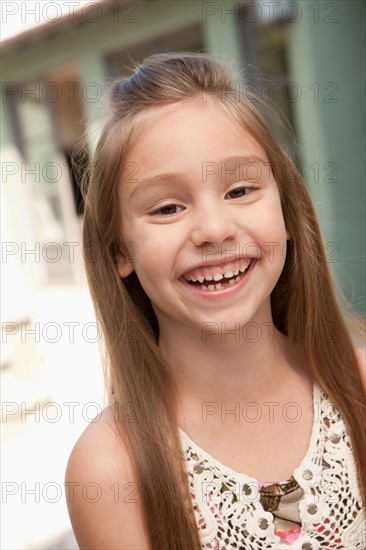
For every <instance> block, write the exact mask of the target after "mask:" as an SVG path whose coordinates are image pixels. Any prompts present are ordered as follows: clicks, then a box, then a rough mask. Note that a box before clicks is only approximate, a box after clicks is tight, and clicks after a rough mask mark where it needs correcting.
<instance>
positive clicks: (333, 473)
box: [179, 383, 366, 550]
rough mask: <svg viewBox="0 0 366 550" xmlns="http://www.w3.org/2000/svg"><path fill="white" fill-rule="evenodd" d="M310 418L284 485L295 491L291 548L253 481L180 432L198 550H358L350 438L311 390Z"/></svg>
mask: <svg viewBox="0 0 366 550" xmlns="http://www.w3.org/2000/svg"><path fill="white" fill-rule="evenodd" d="M313 411H314V422H313V428H312V434H311V438H310V443H309V447H308V450H307V452H306V455H305V457H304V458H303V460H302V462H301V464H300V465H299V466H298V467H297V468H296V469H295V471H294V472H293V477H292V478H291V479H292V480H293V482H294V483H295V484H296V485H297V488H298V491H297V495H298V498H297V499H295V504H294V500H292V507H293V508H294V507H295V508H296V514H297V517H295V519H297V520H298V523H297V529H298V534H297V538H296V540H294V541H293V542H289V541H288V540H286V542H285V541H284V540H285V539H283V538H282V537H281V536H278V534H276V532H277V533H278V531H276V529H275V523H274V520H275V515H274V513H272V512H269V511H268V508H267V509H265V508H264V506H263V504H262V503H263V500H262V499H260V494H261V493H260V490H261V485H260V484H259V483H258V481H256V480H255V479H254V478H252V477H249V476H247V475H245V474H239V473H237V472H235V471H234V470H232V469H231V468H229V467H227V466H225V465H224V464H222V463H221V462H219V461H218V460H216V459H214V458H213V457H212V456H211V455H209V454H208V453H206V452H205V451H204V450H203V449H201V448H200V447H199V446H198V445H196V444H195V443H194V442H193V441H192V440H191V439H190V438H189V437H188V436H187V434H186V433H185V432H184V431H183V430H182V429H179V432H180V436H181V441H182V448H183V451H184V454H185V457H186V464H187V473H188V478H189V483H190V487H191V494H192V499H193V506H194V512H195V517H196V522H197V525H198V528H199V532H200V537H201V542H202V548H203V549H210V550H232V549H237V550H239V549H242V550H270V549H271V550H272V549H273V550H274V549H276V550H279V549H282V550H289V549H292V550H318V549H327V550H328V549H333V550H341V549H343V550H358V549H359V550H365V548H366V536H365V525H366V521H365V511H364V509H363V507H362V504H361V502H362V501H361V495H360V490H359V486H358V480H357V471H356V465H355V461H354V456H353V451H352V448H351V443H350V438H349V435H348V432H347V429H346V426H345V424H344V422H343V420H342V418H341V415H340V413H339V411H338V410H337V409H336V407H335V406H334V405H333V404H332V403H331V402H330V401H329V399H328V398H327V396H326V394H325V393H324V392H323V390H321V388H320V387H319V386H318V385H317V384H316V383H314V384H313ZM287 496H290V495H287ZM283 498H285V497H283ZM283 509H284V510H285V513H283V515H282V518H286V507H285V506H284V508H283ZM296 514H295V516H296ZM287 519H291V518H290V515H288V516H287ZM292 519H293V518H292ZM281 521H282V520H281ZM275 531H276V532H275Z"/></svg>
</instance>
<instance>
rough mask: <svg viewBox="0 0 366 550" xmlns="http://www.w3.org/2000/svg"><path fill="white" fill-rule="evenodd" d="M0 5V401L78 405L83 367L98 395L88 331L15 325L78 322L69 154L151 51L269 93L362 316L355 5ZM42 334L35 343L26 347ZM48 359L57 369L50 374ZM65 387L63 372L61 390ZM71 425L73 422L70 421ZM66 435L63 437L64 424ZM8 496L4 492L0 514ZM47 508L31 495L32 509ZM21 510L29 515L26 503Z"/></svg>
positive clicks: (81, 285) (333, 261)
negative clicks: (0, 382) (216, 62)
mask: <svg viewBox="0 0 366 550" xmlns="http://www.w3.org/2000/svg"><path fill="white" fill-rule="evenodd" d="M2 4H3V6H2V25H3V28H4V29H6V28H7V26H9V25H11V23H12V21H13V19H14V18H15V17H18V18H21V21H22V23H23V27H21V28H20V31H21V32H19V31H18V32H17V33H15V34H13V35H12V36H9V37H8V38H5V39H3V42H2V62H3V66H2V81H3V84H2V102H1V110H2V113H1V115H2V116H1V121H2V122H1V124H2V126H1V153H2V206H3V220H2V241H3V242H2V270H3V298H4V309H3V318H2V321H3V324H2V327H3V329H2V331H3V342H4V343H5V347H4V352H3V357H2V368H3V369H2V370H3V371H4V374H6V376H7V377H8V379H7V380H8V385H7V386H6V388H7V391H8V394H6V395H5V396H4V395H3V398H4V399H5V401H6V402H11V401H12V399H13V402H17V403H20V402H25V403H33V404H34V403H35V402H39V403H48V402H50V401H54V400H55V399H56V397H55V396H56V395H57V398H58V399H59V400H60V399H66V401H67V400H70V399H71V397H70V387H73V388H74V390H73V391H75V393H74V394H73V395H74V398H75V399H78V400H79V401H80V391H84V390H85V387H84V386H85V380H88V378H90V373H91V372H92V373H93V376H94V378H93V380H94V386H93V383H92V384H91V387H93V388H94V389H93V390H90V391H91V393H85V402H86V401H87V400H88V399H89V401H90V400H91V399H94V400H96V401H98V400H99V401H100V402H101V403H102V400H103V396H102V393H98V392H99V390H98V389H97V388H99V386H98V384H99V382H100V380H99V378H98V376H99V374H98V373H99V370H98V369H99V365H98V361H97V360H96V357H97V354H98V351H97V348H96V346H93V348H92V351H91V347H90V345H89V347H88V349H87V351H85V350H86V347H85V343H86V342H87V341H88V339H87V338H83V342H82V344H83V345H84V347H77V343H76V342H75V340H74V341H73V342H71V340H70V335H69V337H68V339H67V344H65V346H66V348H65V347H64V348H63V349H67V350H68V351H67V352H66V354H61V355H60V353H59V350H60V349H61V348H60V347H57V345H59V346H61V343H62V342H61V343H60V342H59V341H57V340H55V345H54V346H51V345H50V343H51V340H52V339H51V337H48V338H45V337H44V335H43V338H42V335H41V338H40V340H41V342H38V343H37V342H36V340H37V339H36V338H34V340H33V341H32V343H30V339H29V338H23V335H22V330H23V329H24V331H26V329H27V327H28V329H29V330H30V329H31V327H33V329H34V325H35V323H36V322H37V320H38V319H39V318H42V319H43V322H44V323H46V324H47V321H48V322H50V320H52V321H54V322H56V320H57V323H58V324H59V325H60V326H61V325H62V323H65V322H71V321H74V320H75V319H79V317H78V315H81V317H80V319H79V321H80V324H81V326H85V324H86V323H87V321H90V320H92V310H91V308H90V303H89V302H88V298H87V292H86V290H85V280H84V279H83V269H82V255H81V244H80V239H81V236H80V227H81V218H82V210H83V205H82V200H81V196H80V192H79V190H78V186H77V174H76V173H75V171H74V170H73V168H72V165H71V155H72V153H73V151H74V148H75V145H76V144H77V143H78V142H79V140H80V138H81V137H82V136H83V135H86V144H85V147H84V149H83V150H80V151H79V155H81V157H83V158H87V157H88V155H90V153H91V152H92V150H93V147H94V145H95V142H96V139H97V137H98V134H99V132H100V129H101V127H102V124H103V121H104V120H105V118H106V117H107V116H108V106H107V105H106V104H105V102H104V100H103V91H104V89H105V86H106V85H107V84H108V82H110V81H111V80H112V79H114V78H115V77H119V76H125V75H128V74H130V72H131V69H130V67H131V66H132V64H135V63H138V62H139V61H142V60H143V59H144V58H145V57H147V56H148V55H150V54H152V53H157V52H169V51H180V50H186V51H187V50H189V51H203V52H210V53H213V54H216V55H219V56H220V58H221V59H222V60H224V61H227V62H229V63H231V64H232V66H233V68H234V70H235V71H236V74H237V76H238V83H240V90H241V91H242V93H245V90H248V91H249V90H250V91H251V92H252V93H253V92H254V93H258V94H259V95H261V96H263V97H265V96H269V98H270V99H271V100H273V101H274V102H275V103H276V105H277V106H278V107H279V108H280V109H281V110H282V111H283V113H284V114H285V116H286V117H287V118H288V120H289V121H290V123H291V125H292V126H293V128H294V132H295V136H296V140H297V143H298V148H294V146H293V143H292V141H291V136H290V135H289V134H288V133H286V132H284V131H283V128H281V126H278V127H276V128H275V130H276V131H277V133H278V135H279V136H280V138H281V140H282V144H283V145H284V147H286V148H287V149H288V151H289V152H290V154H292V155H293V156H294V158H295V160H296V163H297V165H298V167H299V169H300V170H301V172H302V174H303V176H304V178H305V182H306V184H307V186H308V188H309V190H310V193H311V195H312V197H313V199H314V202H315V206H316V209H317V212H318V216H319V219H320V223H321V229H322V232H323V237H324V246H325V249H326V254H327V259H328V262H329V263H330V266H331V268H332V271H333V273H334V276H335V277H336V280H337V281H338V284H339V286H340V288H341V289H342V291H343V292H344V294H345V296H346V297H347V299H348V300H349V301H350V303H351V305H352V307H353V308H354V310H355V311H356V312H357V313H358V314H359V315H361V316H364V315H365V301H364V296H365V150H366V148H365V128H364V122H365V74H364V67H365V24H364V21H365V3H364V2H363V1H359V0H334V1H329V2H324V1H323V0H321V1H315V2H309V1H307V0H299V1H288V0H277V1H276V0H253V1H249V0H247V1H237V2H232V1H227V2H221V1H220V2H206V1H204V2H202V1H166V0H165V1H163V0H138V1H124V0H112V1H111V0H104V1H103V0H101V1H94V2H86V1H85V0H84V1H79V2H78V1H75V2H62V1H59V2H48V1H46V0H44V1H41V2H29V1H27V2H21V1H18V2H5V1H4V2H3V3H2ZM24 28H26V30H24ZM243 67H246V69H245V70H244V72H243ZM70 289H71V290H70ZM70 292H71V294H70ZM32 297H33V298H32ZM55 297H56V298H55ZM70 297H71V298H70ZM52 304H53V307H52ZM37 308H38V309H37ZM47 308H51V309H47ZM50 311H52V314H51V313H50ZM57 312H58V313H57ZM85 312H88V313H87V314H86V313H85ZM83 315H84V316H83ZM88 316H89V317H88ZM82 323H84V325H82ZM43 326H44V325H43ZM51 328H52V327H51ZM56 328H57V327H56ZM21 329H22V330H21ZM4 334H5V336H4ZM89 340H90V342H88V343H89V344H90V343H92V344H94V343H95V342H93V341H92V339H91V338H89ZM42 342H43V344H44V346H43V347H42V346H39V345H37V344H39V343H41V344H42ZM56 344H57V345H56ZM70 344H72V346H70ZM79 344H80V342H79ZM51 348H52V350H51ZM37 354H40V357H41V356H42V357H43V360H44V361H45V363H46V364H47V365H48V367H47V368H45V370H44V372H45V373H46V374H45V378H44V380H46V379H47V384H48V385H44V384H43V386H42V385H41V384H39V385H38V386H37V387H34V388H33V386H32V385H29V381H30V380H31V379H33V380H34V379H35V376H36V373H38V374H37V376H40V377H41V374H40V371H39V363H40V362H41V359H39V360H38V359H37ZM42 354H43V355H42ZM68 354H69V355H68ZM55 355H57V356H58V359H56V358H55ZM85 356H87V357H89V359H90V364H93V365H94V366H93V369H92V370H88V371H85V365H84V367H83V368H82V369H81V371H82V374H79V375H78V374H77V373H76V371H77V370H78V363H79V361H80V359H82V358H84V357H85ZM60 357H62V360H63V361H66V362H67V364H68V365H72V367H73V368H70V367H69V366H68V368H66V369H65V368H64V363H62V362H61V361H60ZM75 359H77V361H76V363H75ZM73 362H74V363H73ZM25 363H26V364H25ZM55 364H57V365H58V367H57V369H55ZM14 365H15V366H14ZM37 365H38V366H37ZM50 365H52V368H51V367H50ZM50 368H51V371H52V373H53V374H52V376H51V378H52V379H53V380H57V381H58V382H57V384H55V382H54V383H53V386H52V382H51V381H50V372H51V371H50ZM14 369H19V370H18V371H17V372H19V373H20V374H19V377H23V378H22V379H23V382H24V384H23V386H24V388H25V387H26V388H29V387H32V390H27V391H25V393H24V396H21V395H20V394H19V387H21V386H22V384H20V386H19V384H18V383H17V384H15V382H14V379H11V377H10V374H9V373H10V372H14ZM37 369H38V370H37ZM83 369H84V370H83ZM79 372H80V369H79ZM60 373H62V375H63V377H64V378H62V380H64V386H63V387H65V388H66V389H65V392H64V393H63V394H62V396H61V394H60V393H57V391H58V390H59V388H60V381H61V374H60ZM42 376H43V375H42ZM67 376H69V378H67ZM75 377H76V378H75ZM19 380H20V378H18V379H17V381H18V382H19ZM75 380H79V384H80V385H78V386H77V387H75ZM97 382H98V383H97ZM56 386H57V388H56ZM61 386H62V384H61ZM51 387H52V388H53V389H54V393H52V391H51V390H50V388H51ZM14 388H16V389H14ZM42 388H44V389H42ZM50 391H51V393H50ZM78 391H79V393H78ZM85 391H86V390H85ZM17 392H18V393H17ZM93 392H94V393H93ZM82 395H84V394H83V393H82ZM78 396H79V397H78ZM9 407H10V406H9ZM15 409H16V407H15ZM5 410H6V412H7V413H9V410H10V411H11V410H12V409H11V407H10V408H8V409H5ZM3 412H4V411H3ZM18 412H19V411H18ZM19 414H20V413H19ZM19 414H18V413H14V414H13V413H12V414H11V415H10V416H11V417H12V418H13V419H14V418H15V419H14V421H13V424H12V426H13V428H12V430H14V429H15V428H14V426H15V425H16V419H17V421H18V423H19V422H20V421H22V420H19ZM8 416H9V414H8ZM3 417H4V414H3ZM80 420H81V422H80V423H79V424H78V427H79V428H81V426H82V425H83V422H84V421H85V418H84V416H83V418H81V419H80ZM8 424H9V422H8ZM24 424H25V423H24ZM40 424H42V422H40ZM48 424H50V422H48ZM84 424H85V422H84ZM48 427H49V426H48ZM6 428H8V429H9V427H8V426H6ZM46 428H47V427H46ZM46 428H45V429H46ZM53 429H54V425H53ZM37 430H40V426H39V425H38V426H37ZM23 431H24V430H23ZM66 431H67V430H66ZM74 431H75V433H77V432H78V428H77V427H75V430H74ZM9 433H10V432H9ZM11 433H13V432H11ZM37 433H39V434H40V433H41V432H37ZM42 433H43V434H46V431H45V432H42ZM53 433H55V432H53ZM67 433H68V436H69V437H70V430H68V431H67ZM39 437H40V438H41V435H39ZM44 437H46V436H45V435H44ZM62 437H66V436H62ZM10 439H11V441H13V443H14V441H15V439H12V437H10ZM19 441H20V440H19ZM22 441H25V440H24V439H23V440H22ZM42 441H43V440H42V439H40V440H39V443H38V445H39V447H38V449H41V450H42V449H43V451H44V449H45V448H46V446H47V445H48V443H46V441H44V442H42ZM48 441H50V440H48ZM62 441H65V440H64V439H62ZM74 441H75V438H74ZM74 441H73V442H74ZM42 445H43V447H42ZM51 445H53V443H52V442H51ZM70 445H71V442H70V441H68V442H67V443H65V445H64V446H63V456H64V457H65V458H64V459H65V460H66V455H68V453H69V451H70V449H71V448H70ZM14 448H15V447H14ZM33 452H35V453H37V452H38V451H37V450H33ZM60 452H61V451H60ZM40 460H41V459H40ZM61 470H62V464H61ZM19 479H20V478H19ZM19 483H20V481H19ZM14 491H15V489H14ZM20 494H21V493H20V492H19V493H18V497H19V498H20ZM10 497H11V494H10V493H9V499H8V500H9V506H10V507H11V505H12V501H11V498H10ZM38 504H39V503H38ZM58 505H59V506H60V507H62V506H64V504H62V503H61V502H60V503H59V504H58ZM47 506H48V508H47ZM49 506H51V508H52V505H51V504H50V503H49V502H48V501H47V499H46V502H45V510H46V509H49ZM34 509H35V510H36V512H37V513H38V512H39V510H40V507H39V506H38V508H37V507H35V508H34ZM28 510H29V508H28ZM18 513H19V507H14V510H13V512H12V514H13V515H11V518H13V519H14V521H15V520H16V516H17V514H18ZM37 513H35V514H36V515H37ZM54 513H55V510H53V512H52V514H51V512H50V517H53V516H54ZM60 517H61V518H62V521H60V522H59V524H57V525H53V526H51V527H49V528H48V527H47V526H45V525H43V527H42V525H41V523H39V525H38V526H39V530H38V531H37V532H36V531H35V528H34V527H33V528H32V529H31V528H29V529H30V530H29V532H28V535H27V533H25V535H24V533H23V535H24V536H23V538H21V537H20V538H19V533H16V530H13V532H12V534H9V533H10V531H8V532H7V533H8V534H7V538H6V546H4V548H5V547H6V548H20V547H22V548H41V547H42V544H43V543H42V541H45V540H46V539H47V540H51V539H52V536H53V535H56V534H57V533H61V532H62V530H63V529H64V530H66V531H67V529H69V525H68V524H67V515H66V513H65V510H64V509H63V510H62V511H61V512H60ZM34 521H36V523H37V519H35V520H34ZM38 521H39V520H38ZM50 524H52V521H51V522H50ZM33 525H34V524H33ZM65 537H66V538H65V539H64V540H65V541H66V542H65V543H62V542H60V541H59V542H58V543H55V544H56V546H52V544H53V543H52V544H51V543H50V542H48V543H47V544H48V546H44V547H45V548H46V547H47V548H51V546H52V547H54V548H56V547H57V548H61V547H63V546H62V544H65V545H67V544H69V545H70V546H69V547H70V548H74V547H75V545H74V546H73V544H74V543H72V542H70V540H71V539H69V538H68V535H65ZM60 540H61V539H60ZM11 541H13V542H11ZM67 541H69V542H67ZM3 544H5V542H4V543H3ZM11 544H13V546H11ZM44 544H46V543H45V542H44ZM57 544H59V545H58V546H57ZM65 547H66V546H65Z"/></svg>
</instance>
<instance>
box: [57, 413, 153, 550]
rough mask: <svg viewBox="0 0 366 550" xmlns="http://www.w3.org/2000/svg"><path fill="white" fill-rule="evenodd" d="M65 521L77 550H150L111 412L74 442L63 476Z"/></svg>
mask: <svg viewBox="0 0 366 550" xmlns="http://www.w3.org/2000/svg"><path fill="white" fill-rule="evenodd" d="M65 490H66V500H67V506H68V510H69V515H70V520H71V523H72V527H73V530H74V533H75V537H76V539H77V542H78V545H79V547H80V548H81V549H103V548H105V549H107V548H108V550H113V549H116V550H117V549H119V550H121V549H124V548H128V549H139V550H142V549H149V548H150V545H149V542H148V537H147V535H146V531H145V527H144V524H143V519H142V518H143V515H142V507H141V503H140V498H139V492H138V489H137V484H136V482H135V479H134V476H133V474H132V468H131V464H130V461H129V458H128V454H127V451H126V450H125V448H124V445H123V443H122V441H121V439H120V437H119V436H118V432H117V428H116V424H115V419H114V414H113V410H111V409H108V408H107V409H104V410H103V412H102V414H101V415H100V417H99V418H98V417H97V419H95V421H93V422H91V423H90V424H89V425H88V427H87V428H86V429H85V431H84V432H83V433H82V435H81V436H80V438H79V439H78V441H77V442H76V444H75V446H74V448H73V450H72V452H71V455H70V458H69V461H68V464H67V468H66V474H65Z"/></svg>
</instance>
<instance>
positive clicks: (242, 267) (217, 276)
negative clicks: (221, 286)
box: [184, 260, 250, 283]
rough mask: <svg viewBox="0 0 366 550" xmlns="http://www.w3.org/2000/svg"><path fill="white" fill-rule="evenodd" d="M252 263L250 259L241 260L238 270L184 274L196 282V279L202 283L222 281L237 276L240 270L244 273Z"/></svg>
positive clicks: (189, 279)
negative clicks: (206, 273) (210, 273)
mask: <svg viewBox="0 0 366 550" xmlns="http://www.w3.org/2000/svg"><path fill="white" fill-rule="evenodd" d="M249 264H250V260H245V261H241V262H240V266H239V269H237V270H236V271H226V272H225V273H219V272H218V273H215V274H214V275H203V274H200V275H184V277H185V279H187V280H188V281H192V282H193V283H195V282H196V281H199V282H200V283H203V281H204V280H206V281H212V280H213V281H221V280H222V279H224V278H225V279H230V277H233V276H235V277H236V276H237V275H238V274H239V272H241V273H244V271H245V270H246V269H247V268H248V266H249Z"/></svg>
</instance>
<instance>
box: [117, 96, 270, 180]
mask: <svg viewBox="0 0 366 550" xmlns="http://www.w3.org/2000/svg"><path fill="white" fill-rule="evenodd" d="M234 155H238V156H250V155H252V156H255V155H256V156H260V157H261V158H263V159H264V160H268V159H267V155H266V152H265V150H264V149H263V147H262V146H261V145H260V144H259V143H258V142H257V141H256V139H255V138H254V137H253V136H252V135H251V134H250V133H249V132H248V131H247V130H246V129H244V128H243V127H242V126H241V125H240V124H239V123H238V122H237V121H236V120H234V118H233V117H231V116H230V115H229V114H228V113H227V111H226V110H225V109H224V108H223V107H222V106H221V105H220V102H219V101H217V100H213V99H211V100H209V101H206V102H203V101H202V100H201V98H196V99H194V100H189V101H188V100H187V101H185V102H181V103H178V104H174V105H169V106H167V107H164V108H159V109H154V110H151V111H150V112H149V111H148V112H146V113H145V114H144V117H143V119H142V120H141V121H140V122H139V125H138V129H137V131H136V132H135V134H134V138H133V140H132V141H131V143H130V146H129V148H128V152H127V155H126V158H125V164H128V163H135V164H136V166H137V167H138V169H139V171H140V172H141V171H143V172H146V171H148V172H149V173H150V172H161V171H163V170H164V171H165V170H166V171H168V170H169V171H174V170H177V171H181V170H188V169H191V168H192V169H193V168H196V169H197V168H201V166H202V163H203V162H214V161H216V160H217V159H221V158H226V157H230V156H234Z"/></svg>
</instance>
